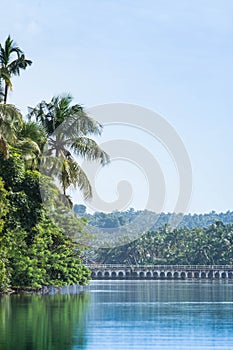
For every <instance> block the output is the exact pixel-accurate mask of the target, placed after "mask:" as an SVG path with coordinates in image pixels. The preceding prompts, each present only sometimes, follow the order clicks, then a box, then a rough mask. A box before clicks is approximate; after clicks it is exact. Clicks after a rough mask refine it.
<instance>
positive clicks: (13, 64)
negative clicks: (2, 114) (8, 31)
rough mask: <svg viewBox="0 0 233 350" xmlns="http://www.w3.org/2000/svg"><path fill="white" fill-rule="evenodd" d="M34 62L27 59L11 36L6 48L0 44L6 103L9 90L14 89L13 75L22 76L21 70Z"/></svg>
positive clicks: (6, 42) (0, 63)
mask: <svg viewBox="0 0 233 350" xmlns="http://www.w3.org/2000/svg"><path fill="white" fill-rule="evenodd" d="M31 64H32V61H30V60H28V59H26V58H25V55H24V53H23V51H22V50H21V49H20V48H19V47H18V46H17V45H16V44H15V43H14V42H13V40H12V39H11V37H10V35H9V36H8V37H7V39H6V41H5V44H4V46H2V45H1V44H0V69H2V70H3V73H4V75H2V76H1V78H2V79H3V80H4V83H5V88H4V103H6V102H7V95H8V89H9V88H12V84H11V81H10V78H11V76H12V75H20V70H21V69H26V68H27V67H28V66H30V65H31Z"/></svg>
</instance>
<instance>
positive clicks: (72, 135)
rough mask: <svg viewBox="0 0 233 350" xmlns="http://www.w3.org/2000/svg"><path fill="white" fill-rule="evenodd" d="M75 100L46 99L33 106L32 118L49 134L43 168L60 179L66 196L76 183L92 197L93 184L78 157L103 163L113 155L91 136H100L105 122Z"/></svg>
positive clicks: (85, 195) (84, 192) (68, 98)
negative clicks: (100, 120) (98, 119)
mask: <svg viewBox="0 0 233 350" xmlns="http://www.w3.org/2000/svg"><path fill="white" fill-rule="evenodd" d="M71 102H72V97H71V96H70V95H63V96H56V97H53V98H52V100H51V102H49V103H47V102H45V101H42V102H41V103H39V104H38V105H37V106H36V107H35V108H29V119H33V118H34V119H35V120H36V121H37V122H39V123H40V125H42V126H43V127H44V129H45V131H46V133H47V136H48V142H47V148H46V150H45V151H44V156H45V157H43V161H44V163H43V164H46V166H44V167H43V168H44V169H46V172H47V173H48V174H49V175H50V176H55V177H57V178H58V179H59V180H60V182H61V184H62V189H63V193H64V195H66V190H67V188H68V187H69V186H70V185H73V186H74V187H76V186H77V187H78V188H79V189H80V190H81V191H82V192H83V194H84V197H85V198H88V197H91V196H92V192H91V185H90V182H89V180H88V178H87V176H86V174H85V172H84V171H83V170H82V168H81V166H80V165H79V164H78V162H77V160H76V159H75V156H78V157H80V156H81V157H82V158H84V159H86V160H97V161H100V163H101V164H102V165H105V164H106V163H108V162H109V156H108V155H107V154H106V153H105V152H104V151H103V150H102V149H101V148H100V147H99V146H98V144H97V143H96V142H95V141H94V140H93V139H91V138H90V137H89V135H100V134H101V132H102V125H101V124H100V123H99V122H97V121H95V120H94V119H92V118H91V117H89V116H88V115H87V113H86V112H85V111H84V109H83V107H82V106H80V105H78V104H76V105H73V106H71Z"/></svg>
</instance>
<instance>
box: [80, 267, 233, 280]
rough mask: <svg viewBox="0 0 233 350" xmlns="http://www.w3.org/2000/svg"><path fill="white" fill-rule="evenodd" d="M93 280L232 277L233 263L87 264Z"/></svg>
mask: <svg viewBox="0 0 233 350" xmlns="http://www.w3.org/2000/svg"><path fill="white" fill-rule="evenodd" d="M87 267H88V268H89V269H90V270H91V277H92V279H93V280H103V279H104V280H162V279H167V280H179V279H180V280H184V279H233V265H153V266H151V265H97V264H96V265H95V264H92V265H87Z"/></svg>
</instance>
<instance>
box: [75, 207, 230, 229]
mask: <svg viewBox="0 0 233 350" xmlns="http://www.w3.org/2000/svg"><path fill="white" fill-rule="evenodd" d="M74 211H75V212H76V214H77V215H78V216H79V217H85V218H86V219H87V220H88V223H89V224H90V225H91V226H95V227H98V228H117V227H121V226H124V225H127V224H129V223H131V222H133V221H134V220H135V219H136V218H137V217H138V216H140V215H141V214H142V213H143V211H141V210H134V209H133V208H130V209H129V210H126V211H114V212H112V213H103V212H95V213H94V214H88V213H87V211H86V206H85V205H78V204H75V205H74ZM148 213H149V214H150V216H151V218H152V221H153V222H154V226H153V227H152V229H158V228H160V227H163V226H164V225H166V224H168V223H169V220H170V219H171V217H173V218H174V220H175V221H176V219H179V221H180V222H179V224H178V227H179V228H181V227H187V228H190V229H191V228H195V227H207V226H209V225H211V224H213V223H214V222H215V221H222V222H223V223H224V224H229V223H232V222H233V211H227V212H226V213H216V212H215V211H211V212H210V213H206V214H185V215H182V214H174V213H160V214H156V213H154V212H148V211H147V214H148Z"/></svg>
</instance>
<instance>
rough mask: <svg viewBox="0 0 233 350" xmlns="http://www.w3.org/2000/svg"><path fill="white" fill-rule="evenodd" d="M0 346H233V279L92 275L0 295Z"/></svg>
mask: <svg viewBox="0 0 233 350" xmlns="http://www.w3.org/2000/svg"><path fill="white" fill-rule="evenodd" d="M0 302H1V303H0V349H1V350H52V349H54V350H55V349H56V350H66V349H67V350H75V349H86V350H115V349H124V350H128V349H131V350H134V349H135V350H137V349H140V350H149V349H153V350H155V349H161V350H167V349H169V350H174V349H179V350H184V349H185V350H191V349H195V350H198V349H209V350H217V349H218V350H220V349H221V350H223V349H227V350H232V349H233V283H232V281H231V282H230V281H226V280H224V281H209V280H208V281H203V280H202V281H92V282H91V285H90V286H89V287H88V288H87V289H86V290H85V291H83V292H81V293H79V294H77V293H75V292H74V289H71V290H70V291H69V290H68V288H66V289H64V290H62V291H61V293H60V294H55V295H31V294H26V295H25V294H24V295H11V296H2V297H1V298H0Z"/></svg>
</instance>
